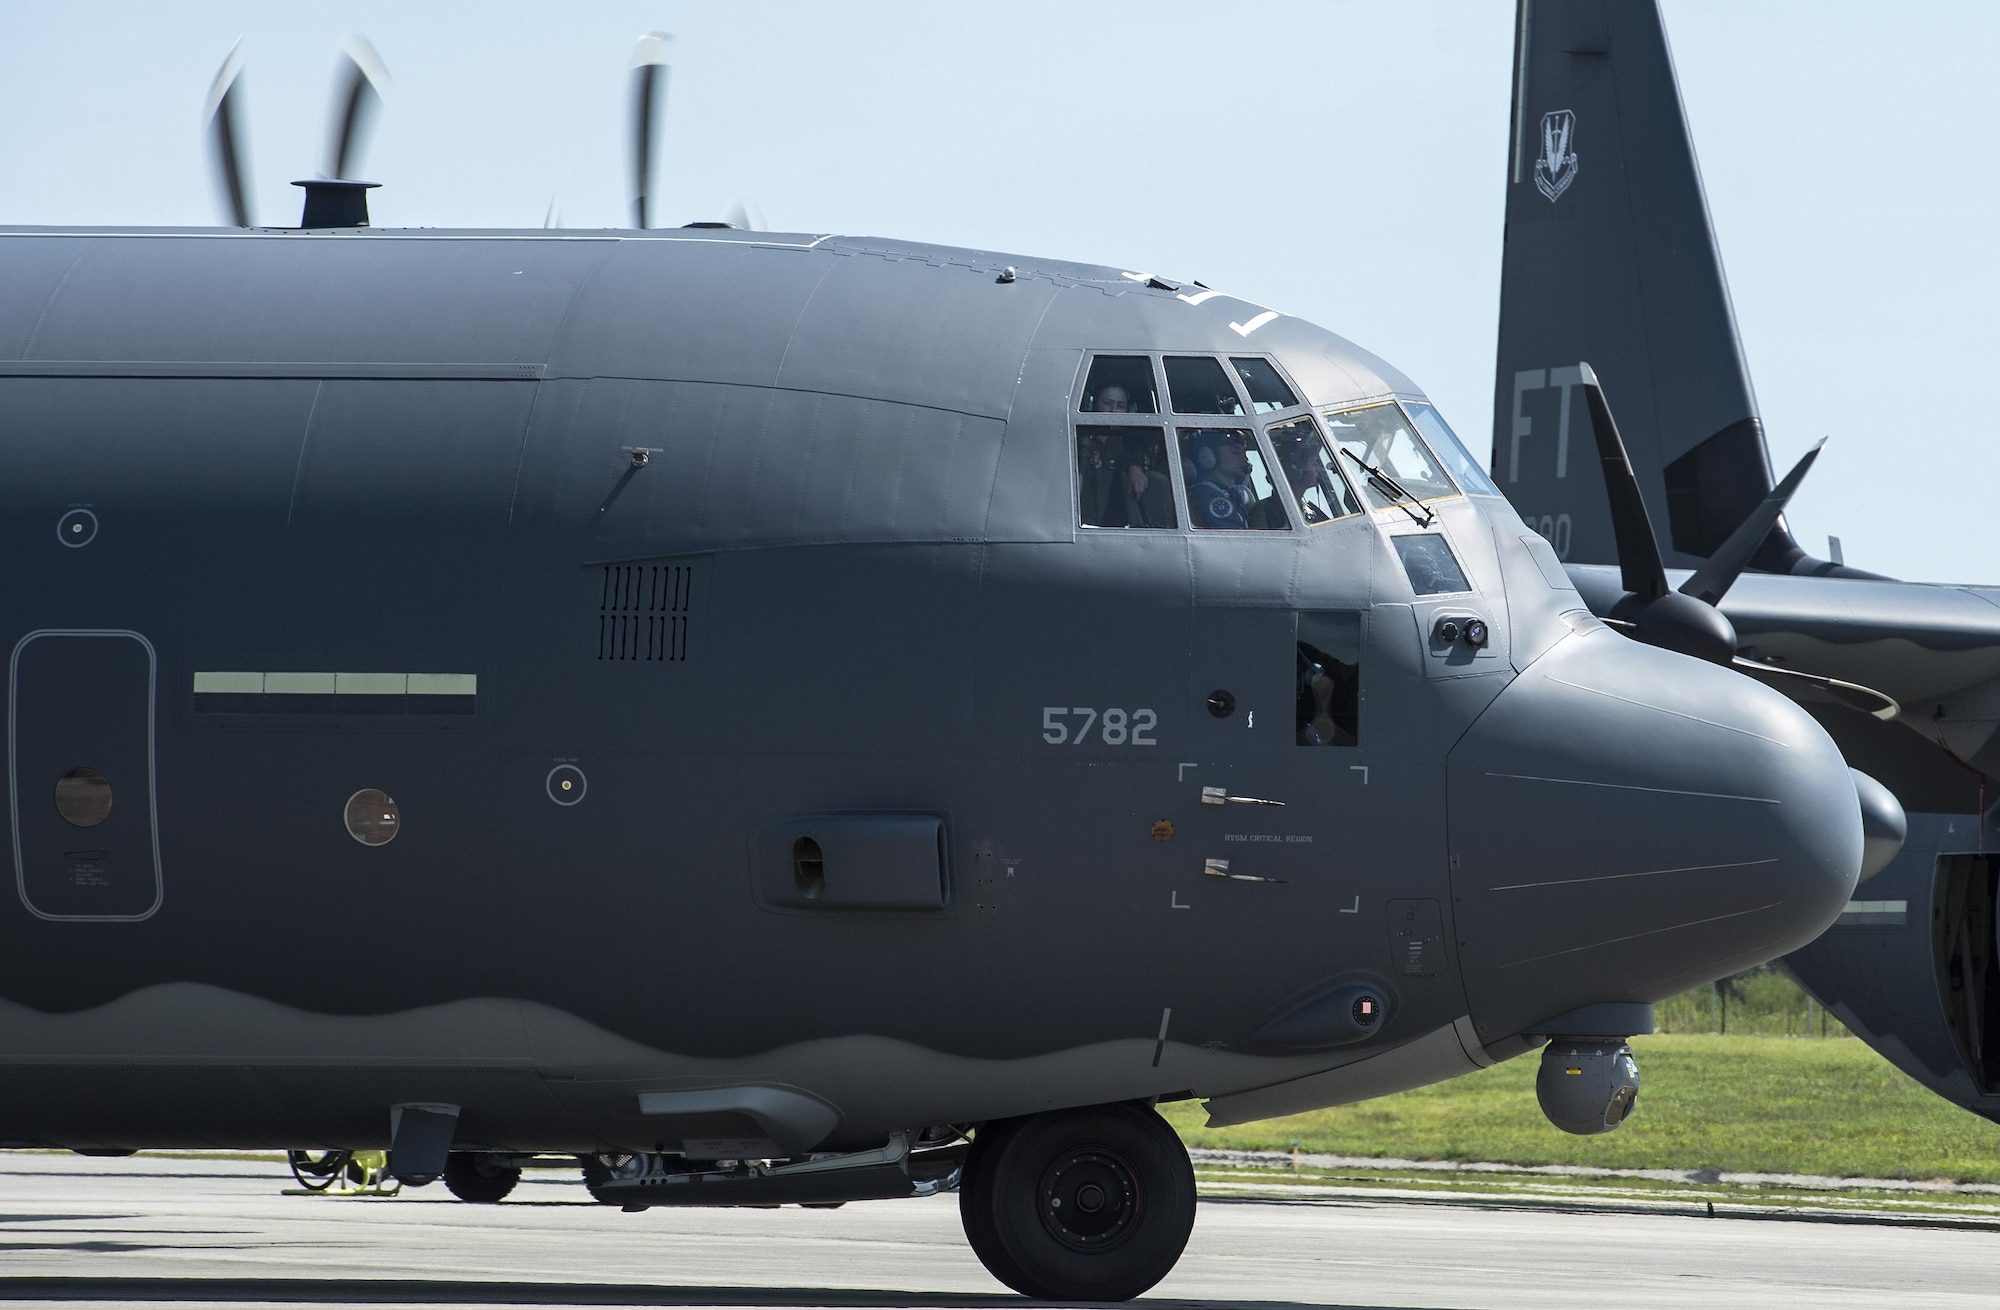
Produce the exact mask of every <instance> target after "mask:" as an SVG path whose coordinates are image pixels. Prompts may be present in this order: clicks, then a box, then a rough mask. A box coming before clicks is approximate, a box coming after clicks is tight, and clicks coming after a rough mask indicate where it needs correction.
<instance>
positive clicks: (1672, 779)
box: [0, 79, 1866, 1300]
mask: <svg viewBox="0 0 2000 1310" xmlns="http://www.w3.org/2000/svg"><path fill="white" fill-rule="evenodd" d="M355 94H356V95H362V92H361V90H359V89H357V90H356V92H355ZM364 98H365V97H364ZM216 110H217V113H218V115H219V117H220V118H221V119H223V120H229V119H232V118H233V117H236V116H237V115H235V114H234V106H233V102H232V101H231V98H230V95H229V86H228V83H227V81H226V79H225V80H224V81H223V83H222V84H221V85H220V86H219V88H218V96H217V104H216ZM221 132H222V135H223V136H225V137H226V136H228V135H229V126H228V122H226V121H225V122H224V125H223V128H222V129H221ZM345 135H346V129H344V128H343V129H341V132H340V133H339V136H340V137H341V138H342V139H341V140H338V141H336V148H335V150H334V151H333V153H332V157H333V158H336V159H345V158H349V157H350V156H349V155H348V151H347V144H348V143H347V142H346V140H345ZM219 153H220V154H222V155H224V156H232V155H234V154H236V153H239V152H235V151H234V149H233V144H232V146H231V149H230V150H226V151H219ZM641 172H642V176H643V170H641ZM367 185H368V184H366V183H362V182H360V181H358V180H356V179H353V178H345V177H333V178H329V179H316V180H314V181H313V182H311V183H308V184H306V186H307V198H306V202H305V204H306V213H307V216H308V221H307V223H306V225H304V226H302V227H300V228H295V229H287V228H269V227H266V228H250V227H232V228H219V229H96V230H78V229H67V228H64V229H55V228H11V229H5V230H0V472H3V473H4V476H0V505H4V513H0V540H4V542H5V546H6V550H7V553H8V558H10V559H11V560H13V561H14V563H15V567H14V570H13V574H12V577H13V583H12V585H11V586H10V587H9V588H8V589H7V591H6V594H5V597H4V599H0V615H4V616H5V618H6V622H7V628H8V633H9V641H10V649H11V656H10V663H9V680H8V693H9V694H8V737H7V780H8V806H7V818H8V828H9V834H10V844H11V850H12V855H13V862H14V871H15V879H16V892H17V896H16V899H15V901H14V902H13V903H11V906H10V908H9V909H7V910H6V911H5V912H4V914H5V918H4V932H5V942H6V947H7V949H6V950H5V951H4V952H0V1088H4V1095H0V1106H4V1111H0V1139H4V1141H5V1142H6V1143H8V1144H13V1145H24V1146H25V1145H35V1146H59V1147H68V1148H73V1149H79V1150H87V1151H100V1152H118V1151H129V1150H132V1149H135V1148H143V1147H197V1146H214V1147H274V1146H276V1147H292V1148H310V1149H311V1151H312V1152H313V1153H318V1152H323V1151H335V1150H351V1149H359V1148H368V1149H379V1148H382V1147H386V1148H387V1149H388V1151H389V1156H390V1158H389V1170H390V1172H392V1173H393V1174H395V1175H396V1176H398V1177H400V1178H402V1179H404V1180H406V1181H410V1182H418V1181H422V1180H425V1179H428V1178H433V1177H436V1176H438V1175H440V1174H444V1173H447V1172H448V1171H449V1170H451V1169H453V1167H454V1162H455V1161H456V1162H460V1166H459V1168H460V1177H461V1179H467V1178H478V1177H483V1178H485V1179H487V1180H488V1181H489V1182H493V1183H504V1182H506V1181H509V1179H508V1174H509V1172H510V1171H512V1170H516V1169H518V1167H519V1163H520V1161H521V1160H522V1159H523V1158H525V1157H529V1156H532V1155H535V1154H542V1153H561V1154H567V1155H574V1156H579V1157H583V1158H584V1159H586V1160H587V1161H588V1162H589V1174H588V1176H589V1178H590V1181H591V1182H592V1185H593V1190H594V1192H595V1194H596V1195H597V1196H598V1198H599V1199H601V1200H604V1201H608V1202H616V1203H619V1204H622V1205H624V1206H625V1207H626V1208H628V1209H643V1208H646V1207H648V1206H654V1205H745V1204H750V1205H755V1204H763V1205H769V1204H780V1203H790V1202H798V1203H810V1204H833V1203H838V1202H842V1201H846V1200H852V1199H864V1198H870V1197H885V1196H912V1195H923V1194H927V1193H931V1192H937V1191H941V1190H946V1189H950V1188H952V1187H956V1189H957V1190H958V1192H959V1196H960V1207H961V1213H962V1215H963V1218H964V1223H965V1228H966V1233H967V1236H968V1238H969V1239H970V1241H971V1244H972V1246H973V1248H974V1250H975V1251H976V1252H977V1254H978V1256H979V1258H980V1259H981V1260H982V1261H983V1262H984V1263H985V1264H986V1266H987V1267H988V1268H989V1269H990V1270H992V1271H993V1272H994V1274H995V1275H996V1276H997V1277H999V1278H1000V1279H1001V1280H1002V1281H1003V1282H1005V1283H1007V1284H1008V1285H1010V1286H1012V1287H1014V1288H1016V1289H1018V1290H1020V1291H1022V1292H1024V1293H1028V1294H1030V1295H1035V1296H1044V1297H1062V1298H1087V1299H1102V1300H1110V1299H1121V1298H1126V1297H1130V1296H1134V1295H1136V1294H1138V1293H1139V1292H1141V1291H1143V1290H1145V1289H1146V1288H1147V1287H1149V1286H1151V1285H1152V1284H1153V1283H1155V1282H1156V1281H1157V1280H1158V1279H1159V1278H1161V1277H1162V1276H1163V1275H1164V1274H1165V1273H1166V1272H1167V1271H1168V1270H1169V1269H1170V1268H1171V1267H1172V1265H1173V1263H1174V1261H1175V1260H1176V1258H1177V1257H1178V1255H1179V1253H1180V1250H1181V1248H1182V1246H1183V1244H1184V1242H1185V1241H1186V1239H1187V1236H1188V1233H1189V1230H1190V1226H1191V1224H1192V1222H1193V1216H1194V1184H1193V1177H1192V1172H1191V1169H1190V1166H1189V1163H1188V1158H1187V1156H1186V1154H1185V1152H1184V1150H1183V1149H1182V1147H1181V1146H1180V1144H1179V1142H1178V1141H1177V1139H1176V1138H1175V1136H1174V1135H1173V1133H1172V1132H1171V1131H1170V1130H1169V1129H1168V1128H1167V1126H1166V1125H1165V1123H1164V1121H1163V1120H1162V1119H1161V1118H1160V1117H1159V1116H1158V1115H1157V1114H1156V1113H1155V1111H1154V1110H1153V1108H1152V1107H1153V1106H1154V1105H1155V1104H1156V1103H1157V1102H1159V1101H1162V1100H1171V1099H1176V1098H1187V1097H1201V1098H1205V1099H1206V1100H1207V1105H1208V1111H1209V1114H1210V1117H1211V1121H1212V1122H1215V1123H1222V1124H1226V1123H1235V1122H1240V1121H1244V1120H1249V1119H1256V1118H1261V1117H1265V1116H1270V1115H1277V1114H1283V1113H1288V1112H1292V1111H1299V1110H1304V1109H1308V1108H1312V1107H1317V1106H1323V1105H1329V1104H1335V1103H1339V1102H1344V1101H1353V1100H1359V1099H1363V1098H1366V1097H1369V1096H1374V1095H1379V1094H1382V1093H1385V1092H1390V1091H1394V1090H1399V1089H1402V1088H1407V1087H1413V1086H1418V1085H1421V1084H1425V1083H1430V1082H1435V1081H1438V1080H1441V1079H1445V1078H1449V1077H1452V1076H1455V1075H1457V1074H1461V1073H1465V1072H1468V1071H1471V1070H1473V1069H1476V1068H1479V1067H1481V1066H1484V1065H1489V1064H1491V1063H1493V1062H1494V1061H1496V1060H1501V1059H1507V1058H1511V1057H1513V1056H1515V1055H1518V1054H1521V1053H1524V1052H1526V1051H1528V1050H1531V1049H1533V1048H1534V1047H1535V1046H1536V1045H1538V1044H1541V1043H1543V1042H1545V1041H1546V1042H1547V1043H1548V1047H1547V1051H1546V1052H1545V1054H1544V1057H1543V1066H1542V1074H1541V1079H1540V1082H1541V1088H1540V1090H1541V1097H1542V1102H1543V1105H1544V1108H1545V1109H1546V1110H1547V1112H1548V1113H1549V1116H1550V1118H1551V1119H1553V1120H1555V1121H1556V1122H1557V1123H1558V1124H1559V1125H1560V1126H1562V1127H1564V1128H1566V1129H1568V1130H1570V1131H1575V1132H1594V1131H1603V1130H1605V1129H1607V1128H1610V1127H1613V1126H1615V1125H1616V1124H1617V1123H1618V1122H1619V1121H1621V1120H1622V1119H1623V1118H1624V1116H1625V1115H1626V1114H1627V1113H1628V1112H1629V1111H1630V1110H1631V1108H1632V1104H1633V1100H1634V1097H1635V1095H1636V1092H1637V1080H1636V1071H1635V1069H1634V1067H1633V1065H1632V1062H1631V1056H1630V1051H1629V1048H1628V1047H1626V1046H1625V1044H1624V1039H1625V1038H1626V1037H1628V1036H1629V1035H1631V1034H1632V1033H1635V1032H1640V1031H1645V1030H1646V1029H1647V1028H1648V1027H1649V1026H1650V1003H1651V1002H1653V1001H1655V1000H1657V999H1659V998H1661V997H1664V996H1667V995H1670V994H1672V993H1674V992H1676V991H1679V990H1681V989H1683V988H1686V987H1688V986H1691V985H1695V984H1698V983H1701V982H1704V981H1706V980H1709V979H1712V978H1715V977H1719V976H1722V975H1724V974H1727V973H1729V972H1731V971H1734V970H1737V969H1740V968H1743V967H1745V966H1748V965H1750V964H1753V963H1756V962H1759V961H1762V960H1766V959H1769V958H1771V957H1772V956H1774V955H1778V954H1781V953H1783V952H1785V951H1789V950H1793V949H1796V948H1797V947H1799V946H1801V945H1802V944H1804V943H1805V942H1807V941H1809V940H1810V939H1812V938H1813V937H1814V936H1816V935H1817V934H1818V933H1819V932H1821V931H1822V930H1823V929H1824V928H1825V927H1826V925H1827V924H1828V923H1830V922H1831V921H1832V920H1833V919H1834V918H1835V917H1836V916H1837V915H1838V914H1839V913H1840V912H1841V909H1842V907H1844V906H1845V905H1847V903H1848V901H1849V898H1850V895H1851V893H1852V889H1853V887H1854V884H1855V880H1856V877H1857V874H1858V872H1859V871H1860V870H1861V868H1862V865H1863V826H1862V819H1861V813H1860V805H1859V802H1858V799H1857V790H1856V784H1855V783H1854V782H1853V781H1852V780H1851V775H1850V772H1849V769H1848V767H1847V764H1846V762H1845V761H1844V760H1843V759H1842V758H1841V756H1840V754H1839V752H1838V751H1837V750H1836V749H1835V747H1834V744H1833V742H1832V741H1831V740H1830V739H1829V738H1828V736H1827V734H1826V733H1825V732H1824V731H1823V730H1822V729H1821V728H1820V727H1819V726H1818V724H1816V723H1815V722H1814V720H1813V719H1812V718H1811V717H1810V716H1809V715H1808V714H1806V713H1805V712H1803V711H1802V710H1800V709H1799V707H1798V706H1796V705H1795V704H1793V703H1792V702H1791V701H1789V700H1787V699H1786V698H1784V697H1783V696H1780V695H1777V694H1775V693H1773V692H1771V691H1770V690H1769V689H1767V688H1765V687H1763V686H1760V685H1758V684H1757V683H1756V682H1753V681H1751V680H1749V679H1746V678H1742V677H1739V676H1737V675H1736V674H1734V673H1732V672H1729V671H1726V670H1724V669H1720V668H1716V667H1714V666H1712V665H1710V664H1707V663H1703V662H1701V661H1698V660H1693V659H1689V658H1686V657H1684V656H1682V655H1679V654H1675V653H1671V652H1667V651H1662V650H1657V649H1652V648H1649V647H1647V646H1644V645H1640V644H1636V643H1633V642H1630V641H1627V640H1625V639H1624V638H1622V637H1620V636H1618V635H1617V634H1615V633H1613V632H1612V631H1610V630H1609V629H1607V628H1606V627H1605V626H1604V625H1603V624H1601V623H1600V622H1599V621H1598V620H1597V619H1595V618H1593V617H1592V616H1591V615H1590V614H1589V612H1588V610H1587V608H1586V605H1585V603H1584V600H1583V599H1582V598H1581V597H1580V596H1579V594H1578V592H1577V591H1576V589H1575V588H1574V587H1573V586H1572V585H1571V581H1570V578H1569V577H1568V576H1567V575H1566V574H1565V573H1564V571H1563V569H1562V567H1561V566H1560V564H1559V563H1558V561H1557V558H1556V555H1555V553H1554V552H1553V551H1552V550H1551V549H1550V548H1549V546H1548V545H1547V543H1545V542H1544V541H1543V540H1542V539H1541V538H1540V537H1538V536H1536V535H1535V534H1533V533H1532V532H1530V531H1528V529H1527V528H1526V527H1525V526H1524V525H1523V523H1522V521H1521V519H1520V517H1519V516H1518V515H1517V514H1516V513H1515V512H1514V510H1513V509H1512V508H1511V507H1510V506H1509V505H1508V504H1507V502H1506V501H1505V500H1504V499H1502V498H1501V497H1500V496H1499V495H1498V494H1497V492H1496V489H1495V488H1494V486H1493V485H1492V483H1491V482H1490V481H1489V480H1488V479H1487V477H1486V476H1485V474H1484V473H1483V472H1482V471H1481V470H1480V468H1479V467H1478V465H1477V463H1476V462H1475V461H1474V460H1472V459H1471V458H1470V457H1469V456H1468V455H1467V454H1466V453H1465V451H1464V449H1463V448H1462V447H1461V446H1460V444H1459V443H1458V441H1457V439H1456V438H1455V437H1453V435H1452V434H1451V431H1450V429H1449V428H1448V427H1447V426H1446V425H1445V422H1444V420H1443V418H1442V417H1441V416H1440V415H1439V414H1438V413H1437V411H1436V410H1435V409H1434V408H1432V407H1431V406H1430V405H1429V404H1428V402H1427V401H1426V400H1425V398H1424V395H1423V392H1422V391H1421V390H1420V389H1419V388H1418V387H1417V386H1416V385H1415V384H1414V383H1413V382H1412V381H1410V380H1409V379H1408V378H1406V377H1404V376H1403V375H1402V374H1401V373H1399V372H1397V371H1396V370H1395V369H1394V368H1392V367H1391V366H1389V365H1388V364H1387V363H1385V362H1383V361H1382V360H1380V359H1378V358H1376V357H1375V356H1373V355H1371V354H1369V353H1368V352H1366V351H1364V350H1362V349H1361V348H1359V347H1357V346H1355V345H1353V344H1351V343H1349V342H1348V341H1346V340H1343V339H1342V338H1340V337H1338V336H1335V335H1334V334H1332V333H1330V332H1327V331H1324V330H1322V329H1320V328H1318V327H1315V326H1313V325H1311V324H1309V323H1305V322H1302V321H1300V320H1299V319H1296V318H1293V317H1290V316H1288V315H1284V314H1281V313H1278V312H1276V311H1274V310H1271V309H1268V308H1265V307H1263V306H1261V305H1257V304H1252V303H1249V302H1246V301H1244V300H1242V299H1239V298H1236V297H1233V296H1230V295H1227V294H1224V293H1222V292H1219V291H1215V290H1211V289H1208V288H1204V287H1201V286H1199V285H1197V284H1181V283H1177V282H1174V281H1172V280H1169V279H1166V278H1162V277H1158V276H1153V275H1150V274H1147V273H1139V272H1131V271H1127V270H1122V269H1116V268H1103V267H1093V266H1086V265H1079V264H1072V263H1064V262H1060V261H1052V260H1037V259H1030V258H1024V257H1020V256H1013V255H997V254H993V253H990V252H986V251H978V250H960V249H948V248H943V247H936V246H924V245H914V244H910V243H906V242H899V241H890V240H878V239H871V238H851V237H841V236H834V235H828V234H823V233H821V234H811V233H807V234H790V235H787V234H765V233H750V232H743V231H736V230H731V229H726V228H719V227H708V228H691V229H679V230H672V231H651V230H645V229H633V230H629V231H606V232H574V231H391V230H377V229H374V228H371V227H368V226H365V224H366V218H367V210H366V187H367ZM225 190H228V188H225ZM238 192H239V193H240V188H239V189H238ZM330 214H332V215H337V216H338V217H339V218H340V219H341V220H342V222H341V223H340V224H339V225H334V226H324V225H320V226H316V225H315V223H318V224H326V223H329V222H330V221H331V219H330V218H329V215H330ZM1862 785H1863V786H1864V787H1865V785H1866V784H1862ZM349 932H362V933H365V935H366V939H367V941H368V944H369V947H368V958H367V961H366V963H365V964H356V963H354V962H352V961H350V960H342V961H335V960H333V959H332V958H331V957H330V955H329V951H330V950H331V946H330V943H331V942H333V941H334V940H336V938H337V935H339V934H343V933H349ZM313 1158H315V1156H314V1155H309V1156H308V1157H307V1159H308V1160H311V1159H313ZM320 1158H323V1157H320ZM465 1162H469V1164H468V1163H465ZM497 1190H502V1191H504V1187H499V1188H497Z"/></svg>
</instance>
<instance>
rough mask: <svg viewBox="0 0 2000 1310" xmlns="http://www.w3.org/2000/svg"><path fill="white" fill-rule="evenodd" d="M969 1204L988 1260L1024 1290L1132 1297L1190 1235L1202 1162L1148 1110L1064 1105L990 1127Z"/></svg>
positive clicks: (979, 1249) (967, 1214)
mask: <svg viewBox="0 0 2000 1310" xmlns="http://www.w3.org/2000/svg"><path fill="white" fill-rule="evenodd" d="M958 1207H959V1218H960V1220H961V1221H962V1222H963V1223H964V1225H965V1236H966V1240H967V1241H969V1242H970V1243H971V1244H972V1250H973V1253H974V1254H975V1255H977V1256H978V1257H979V1262H980V1263H981V1264H983V1265H985V1266H986V1269H987V1272H989V1273H991V1274H992V1275H993V1276H994V1277H995V1278H997V1279H999V1280H1000V1281H1001V1282H1003V1283H1005V1284H1007V1286H1009V1287H1011V1288H1013V1289H1014V1290H1015V1291H1017V1292H1019V1293H1021V1294H1022V1295H1023V1296H1031V1297H1036V1298H1038V1299H1041V1300H1048V1301H1124V1300H1129V1299H1130V1298H1132V1297H1135V1296H1137V1295H1139V1294H1140V1293H1141V1292H1144V1291H1145V1290H1146V1289H1147V1288H1149V1287H1151V1286H1152V1285H1153V1284H1155V1283H1157V1282H1159V1281H1160V1280H1161V1279H1162V1278H1165V1277H1166V1276H1167V1273H1168V1271H1170V1270H1171V1269H1172V1268H1173V1267H1174V1262H1175V1261H1177V1260H1179V1259H1180V1256H1181V1251H1182V1249H1183V1248H1185V1247H1186V1246H1187V1240H1188V1233H1189V1232H1190V1231H1191V1230H1192V1229H1193V1227H1194V1169H1193V1167H1192V1166H1191V1165H1190V1164H1189V1163H1188V1156H1187V1148H1185V1147H1183V1146H1182V1145H1181V1143H1180V1139H1179V1138H1178V1137H1176V1136H1174V1132H1173V1130H1172V1129H1171V1128H1169V1127H1167V1125H1166V1122H1165V1121H1164V1120H1163V1119H1161V1118H1160V1116H1159V1115H1157V1114H1155V1113H1153V1111H1151V1110H1149V1109H1144V1108H1142V1107H1139V1106H1133V1105H1101V1106H1092V1107H1090V1108H1088V1109H1083V1110H1059V1111H1054V1112H1051V1113H1049V1114H1038V1115H1035V1116H1033V1117H1032V1118H1028V1119H1009V1120H1004V1121H1001V1122H999V1123H993V1124H988V1125H986V1126H985V1127H984V1128H981V1129H980V1130H979V1133H978V1135H977V1137H975V1138H974V1140H973V1143H972V1151H971V1153H970V1154H969V1155H968V1156H967V1158H966V1162H965V1171H964V1173H962V1174H961V1175H960V1177H959V1184H958Z"/></svg>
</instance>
